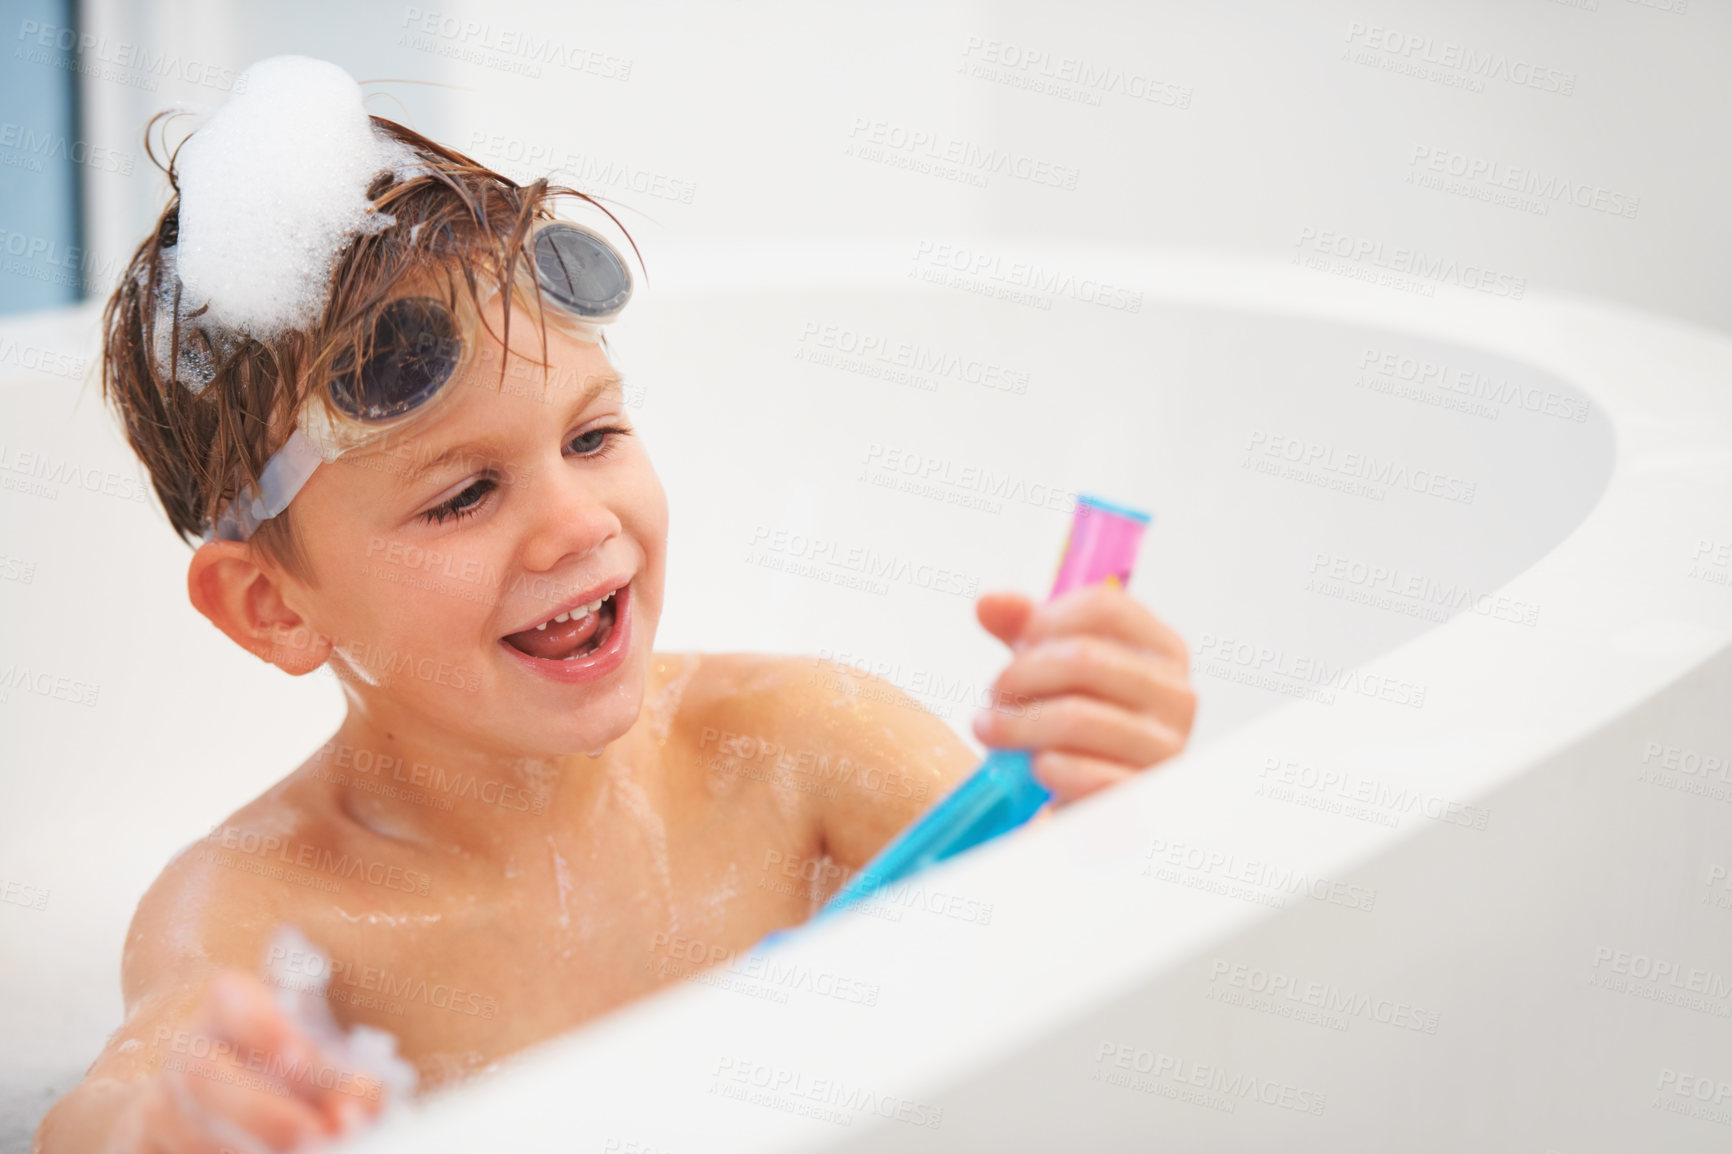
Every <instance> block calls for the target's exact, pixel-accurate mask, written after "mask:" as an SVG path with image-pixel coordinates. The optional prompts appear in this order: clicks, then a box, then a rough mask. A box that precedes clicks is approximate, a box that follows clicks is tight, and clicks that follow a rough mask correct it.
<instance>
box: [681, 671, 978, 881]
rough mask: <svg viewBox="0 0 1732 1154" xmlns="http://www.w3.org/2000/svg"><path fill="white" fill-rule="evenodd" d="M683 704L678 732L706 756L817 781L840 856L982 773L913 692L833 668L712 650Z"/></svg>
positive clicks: (869, 845) (867, 846)
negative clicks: (972, 773) (743, 760)
mask: <svg viewBox="0 0 1732 1154" xmlns="http://www.w3.org/2000/svg"><path fill="white" fill-rule="evenodd" d="M667 660H673V661H678V660H680V659H678V658H669V659H667ZM685 660H686V661H687V662H689V661H690V660H691V659H690V658H687V659H685ZM684 701H685V704H684V707H683V708H682V709H681V711H680V725H681V727H682V728H683V729H684V730H685V731H686V733H687V738H688V740H690V741H691V742H693V743H694V744H695V745H696V746H697V747H698V748H699V749H700V750H703V751H706V752H711V753H721V754H724V755H727V754H731V755H733V756H736V757H739V756H745V757H748V758H758V759H764V758H767V759H768V760H770V761H771V762H772V763H774V764H775V765H777V766H779V767H780V769H782V770H783V771H784V772H787V773H791V774H794V775H799V774H807V775H809V776H812V778H813V780H812V781H811V782H805V783H804V784H807V785H811V786H813V789H811V790H809V791H807V792H808V793H809V794H811V795H812V796H813V797H815V798H817V799H818V804H819V808H820V817H821V819H822V820H823V822H824V826H825V829H826V831H827V835H828V836H829V837H830V840H831V841H832V842H836V843H839V844H837V845H836V847H835V848H836V850H837V852H838V854H839V860H845V861H846V860H847V859H851V858H852V857H855V856H858V855H859V854H861V853H865V854H868V855H869V854H870V852H871V851H873V850H876V848H877V847H878V846H879V845H881V844H882V843H883V841H885V840H888V838H889V837H890V836H891V835H892V834H894V833H895V831H896V830H898V829H900V828H901V827H902V826H904V825H906V824H907V823H908V822H909V821H912V820H913V819H914V818H915V817H916V816H918V815H919V814H920V813H921V812H922V811H923V810H925V809H926V807H927V806H929V805H930V804H931V803H932V802H933V801H935V800H936V799H937V798H938V797H940V796H942V795H943V794H944V793H945V792H947V791H948V790H949V789H950V788H951V787H952V786H953V785H955V784H956V782H958V781H960V780H961V778H962V777H963V776H964V775H965V774H967V772H968V771H969V770H970V769H972V768H973V767H974V762H975V757H974V754H973V753H972V752H971V751H970V750H969V748H968V746H967V745H966V744H965V743H964V742H963V741H962V739H961V738H959V737H958V736H957V735H956V734H955V733H954V732H953V731H952V730H951V728H950V726H949V725H947V724H946V723H945V722H944V721H943V720H941V719H940V718H938V717H936V716H934V715H933V714H932V713H931V712H930V711H929V710H927V709H926V708H925V707H923V706H922V705H921V704H920V703H919V702H918V701H916V700H915V699H914V698H913V697H911V696H909V695H908V694H907V693H905V692H903V691H902V690H901V689H898V688H897V687H896V686H894V685H892V684H890V683H889V682H887V681H885V680H883V679H882V678H878V677H874V676H871V675H867V674H861V673H857V672H855V671H853V670H851V669H849V668H847V667H846V666H841V665H838V664H837V663H835V662H830V661H823V660H819V659H817V658H812V657H788V656H781V655H775V654H760V653H722V654H704V655H703V656H702V658H701V659H700V660H698V662H697V670H696V672H695V673H694V674H693V675H692V676H691V678H690V681H689V684H688V685H687V686H686V688H685V691H684ZM862 860H863V859H862Z"/></svg>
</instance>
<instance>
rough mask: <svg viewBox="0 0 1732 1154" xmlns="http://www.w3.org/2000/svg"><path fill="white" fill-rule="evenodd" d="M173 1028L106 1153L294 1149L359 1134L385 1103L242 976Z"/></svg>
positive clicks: (224, 977)
mask: <svg viewBox="0 0 1732 1154" xmlns="http://www.w3.org/2000/svg"><path fill="white" fill-rule="evenodd" d="M169 1029H171V1028H169V1027H165V1028H164V1030H165V1031H167V1030H169ZM172 1029H173V1032H172V1033H170V1034H169V1036H168V1037H167V1038H161V1039H159V1042H160V1046H161V1050H162V1055H161V1056H162V1057H164V1058H167V1059H169V1060H168V1061H165V1062H163V1063H162V1068H160V1069H158V1070H157V1072H156V1074H155V1075H153V1076H152V1077H151V1078H150V1079H149V1080H148V1081H147V1082H146V1083H145V1084H144V1085H143V1086H142V1087H141V1090H142V1092H141V1093H140V1094H139V1095H138V1096H137V1097H136V1098H134V1099H133V1101H132V1102H131V1104H130V1105H129V1107H128V1108H127V1110H126V1111H125V1112H124V1113H123V1114H122V1116H121V1117H120V1119H118V1120H117V1122H118V1124H117V1126H116V1127H115V1133H114V1135H113V1137H112V1138H111V1140H110V1143H109V1145H108V1147H107V1149H108V1150H109V1151H111V1152H125V1154H166V1152H169V1151H176V1152H178V1151H201V1152H204V1151H210V1152H213V1154H214V1152H217V1151H223V1150H244V1151H248V1152H254V1151H266V1150H270V1151H278V1150H293V1149H296V1148H297V1147H299V1146H301V1145H302V1144H303V1143H307V1142H309V1141H314V1142H317V1141H329V1140H331V1139H333V1138H335V1137H337V1136H339V1135H345V1134H351V1133H354V1132H355V1131H356V1130H357V1129H359V1128H360V1127H362V1126H364V1125H365V1124H366V1123H367V1122H368V1121H369V1120H370V1119H372V1118H373V1117H374V1116H375V1115H376V1114H378V1112H379V1110H380V1108H381V1107H382V1106H383V1102H382V1101H381V1095H380V1093H379V1091H380V1089H381V1087H380V1085H379V1083H378V1081H377V1079H369V1078H365V1077H362V1076H357V1075H354V1074H352V1073H350V1072H349V1071H347V1070H344V1069H343V1068H342V1067H341V1066H339V1065H338V1064H337V1062H336V1061H335V1059H334V1058H333V1057H332V1056H331V1055H329V1054H327V1053H325V1052H324V1051H323V1050H321V1049H320V1047H319V1046H318V1045H316V1044H315V1043H314V1042H313V1040H312V1039H311V1038H309V1037H308V1036H307V1035H306V1033H305V1032H304V1031H302V1030H301V1028H300V1027H299V1026H298V1025H297V1024H296V1023H295V1022H294V1021H293V1020H292V1019H291V1018H290V1017H289V1016H288V1015H287V1014H285V1013H283V1011H282V1010H280V1009H278V1008H277V1005H276V1001H275V998H274V996H273V994H272V992H271V989H270V987H269V986H267V985H266V984H265V983H264V982H262V981H261V980H259V979H258V978H256V977H254V976H253V975H251V974H248V973H246V972H245V971H241V970H232V971H229V972H226V973H223V974H220V975H218V976H217V977H216V978H215V979H214V980H213V981H212V982H211V984H210V986H209V987H208V988H207V989H206V990H205V994H204V998H203V1000H202V1001H201V1002H200V1003H199V1006H198V1009H197V1010H196V1011H195V1012H194V1015H193V1017H192V1019H191V1021H190V1022H188V1024H187V1025H186V1027H185V1028H184V1029H182V1028H172ZM177 1051H178V1052H177Z"/></svg>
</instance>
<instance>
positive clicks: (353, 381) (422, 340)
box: [331, 297, 463, 421]
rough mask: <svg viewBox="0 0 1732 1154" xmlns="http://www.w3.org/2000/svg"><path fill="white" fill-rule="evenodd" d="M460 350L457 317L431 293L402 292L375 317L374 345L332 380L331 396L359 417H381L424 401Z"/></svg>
mask: <svg viewBox="0 0 1732 1154" xmlns="http://www.w3.org/2000/svg"><path fill="white" fill-rule="evenodd" d="M462 356H463V340H462V338H461V337H460V336H459V335H458V333H457V321H456V319H455V318H454V317H452V315H451V311H450V310H449V309H447V308H446V307H445V305H444V304H443V303H442V302H440V301H437V300H434V299H433V298H432V297H402V298H399V299H398V300H394V301H392V302H391V303H390V304H388V305H386V306H385V307H384V308H383V309H381V310H380V311H379V318H378V319H377V320H376V321H374V322H373V351H372V353H371V354H370V355H369V356H368V357H367V359H366V360H365V361H364V362H362V364H361V371H360V373H359V374H358V375H357V374H356V373H355V372H354V370H353V369H350V370H348V371H346V372H344V371H339V372H338V373H337V374H336V375H335V376H334V377H333V378H332V380H331V399H332V400H333V401H335V402H336V403H337V406H338V407H339V408H341V409H342V410H343V411H344V412H346V413H348V414H349V415H350V416H351V417H354V418H356V419H358V420H362V421H385V420H389V419H391V418H392V417H399V416H402V415H403V414H404V413H407V412H409V411H410V410H412V409H415V408H419V407H420V406H421V405H423V404H425V403H426V402H427V400H428V398H430V397H431V396H432V395H433V394H434V393H436V392H438V391H439V388H440V386H442V385H444V383H445V382H446V381H447V380H449V379H450V378H451V374H452V373H453V372H455V371H456V369H457V363H458V361H460V360H461V359H462Z"/></svg>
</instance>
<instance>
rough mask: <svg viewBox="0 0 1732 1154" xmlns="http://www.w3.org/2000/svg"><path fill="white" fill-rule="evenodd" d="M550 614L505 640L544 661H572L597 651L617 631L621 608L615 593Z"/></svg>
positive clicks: (511, 634)
mask: <svg viewBox="0 0 1732 1154" xmlns="http://www.w3.org/2000/svg"><path fill="white" fill-rule="evenodd" d="M618 592H619V590H618V589H615V590H614V591H613V593H609V594H607V595H606V596H605V597H602V598H600V599H599V600H596V601H591V602H590V603H589V604H587V605H579V606H577V607H576V608H575V609H572V610H569V611H568V612H564V613H560V614H558V615H557V616H554V617H550V618H548V619H547V620H546V621H543V622H542V623H541V624H539V625H537V626H536V627H535V628H533V629H525V630H523V631H522V632H520V633H509V634H507V635H506V636H505V643H506V644H507V645H509V646H511V647H512V648H513V649H515V650H517V651H518V652H520V653H527V654H528V655H529V656H531V657H539V658H541V659H542V660H544V661H571V660H574V659H576V658H579V657H583V656H586V655H588V654H591V653H594V652H595V651H596V650H597V649H600V648H601V647H602V646H603V645H605V644H607V639H608V637H609V635H610V634H612V633H613V625H614V620H615V618H616V617H617V616H618V611H617V610H616V609H615V606H614V594H615V593H618Z"/></svg>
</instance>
